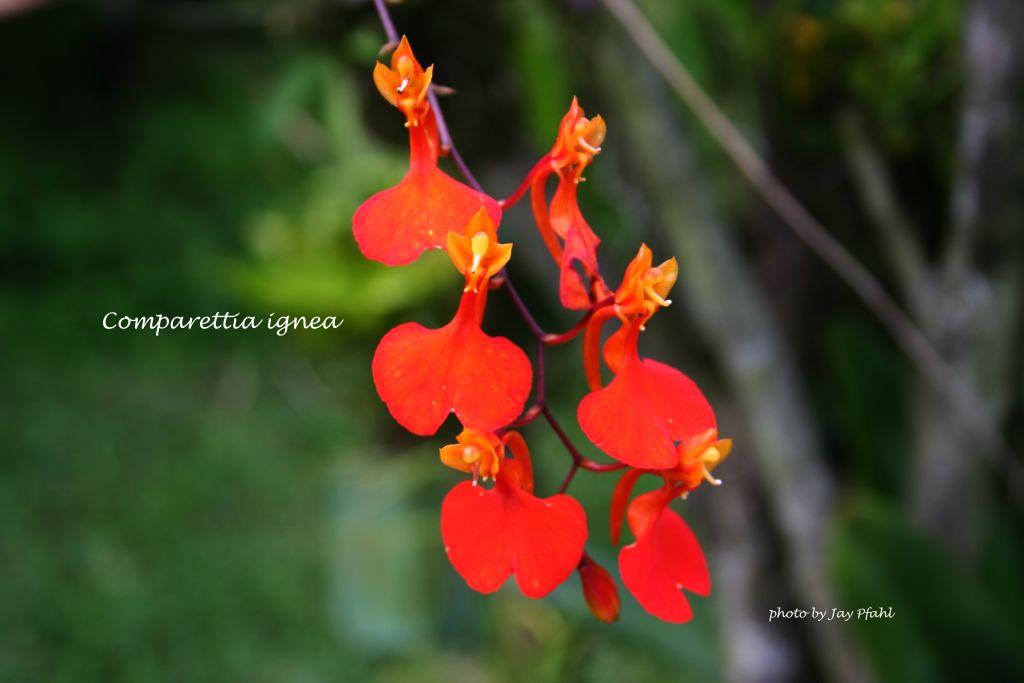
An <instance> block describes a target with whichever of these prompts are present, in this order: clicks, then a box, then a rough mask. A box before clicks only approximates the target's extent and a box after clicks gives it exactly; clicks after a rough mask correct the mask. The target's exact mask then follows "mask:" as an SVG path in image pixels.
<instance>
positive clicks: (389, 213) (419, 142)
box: [352, 126, 501, 266]
mask: <svg viewBox="0 0 1024 683" xmlns="http://www.w3.org/2000/svg"><path fill="white" fill-rule="evenodd" d="M428 127H429V126H428ZM423 128H424V127H423V126H418V127H415V128H413V129H411V130H410V132H409V141H410V147H411V154H410V156H411V160H410V166H409V172H408V173H407V174H406V175H405V177H404V178H403V179H402V182H400V183H398V185H396V186H394V187H392V188H390V189H387V190H383V191H381V192H378V193H377V194H375V195H373V196H372V197H370V198H369V199H367V200H366V201H365V202H363V204H362V206H360V207H359V208H358V209H356V213H355V216H353V217H352V233H353V235H354V236H355V238H356V242H357V243H358V244H359V249H360V250H361V251H362V252H363V255H364V256H365V257H366V258H369V259H373V260H374V261H380V262H381V263H383V264H385V265H389V266H400V265H404V264H406V263H411V262H412V261H415V260H416V258H417V257H419V255H420V254H421V253H423V251H424V250H426V249H430V248H434V247H441V246H443V245H444V242H445V239H446V237H447V235H448V231H449V230H455V231H457V232H458V231H461V230H462V229H463V228H464V227H465V226H466V224H467V223H469V219H470V218H472V217H473V216H474V215H475V214H476V212H477V211H479V210H480V207H481V206H483V207H486V209H487V215H488V216H490V218H491V220H492V221H494V224H495V225H497V224H498V223H500V222H501V208H500V207H499V206H498V202H496V201H494V200H493V199H491V198H490V197H488V196H487V195H485V194H483V193H482V192H477V191H476V190H474V189H473V188H471V187H469V186H468V185H464V184H462V183H460V182H459V181H457V180H455V179H454V178H452V177H451V176H449V175H448V174H446V173H444V172H443V171H441V170H440V169H439V168H437V160H436V152H435V151H434V150H433V149H432V148H431V135H430V131H426V130H423Z"/></svg>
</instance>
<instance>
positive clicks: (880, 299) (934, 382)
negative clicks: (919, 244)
mask: <svg viewBox="0 0 1024 683" xmlns="http://www.w3.org/2000/svg"><path fill="white" fill-rule="evenodd" d="M601 1H602V3H603V4H604V5H605V7H607V8H608V10H609V11H610V12H611V13H612V14H613V15H614V16H615V18H616V19H617V20H618V21H619V23H620V24H621V25H622V26H623V28H624V29H625V30H626V33H627V34H628V35H629V37H630V38H631V39H632V41H633V42H634V43H635V44H636V46H637V48H639V50H640V51H641V52H642V53H643V54H644V55H645V56H646V58H647V59H648V60H649V61H650V63H651V65H652V66H654V68H655V69H656V70H657V71H658V72H659V73H660V74H661V75H662V77H664V78H665V80H666V81H667V82H668V83H669V85H670V86H671V87H672V89H673V90H674V91H675V92H676V94H677V95H678V96H679V97H680V99H681V100H682V101H683V102H684V103H685V104H686V105H687V106H688V107H689V108H690V109H691V110H692V111H693V113H694V114H695V115H696V116H697V118H698V119H699V120H700V121H701V123H702V124H703V125H704V126H705V127H706V128H707V130H708V132H709V133H710V134H711V136H712V137H713V138H714V139H715V141H716V142H718V144H719V145H721V146H722V148H723V150H724V151H725V152H726V154H727V155H728V156H729V157H730V158H731V159H732V161H733V162H734V163H735V164H736V166H737V168H739V170H740V171H741V172H742V173H743V175H744V176H746V178H747V180H748V181H749V182H750V183H751V185H752V187H753V188H754V189H755V190H756V191H757V193H758V194H759V195H760V196H761V198H762V199H763V200H764V201H765V202H766V203H767V204H768V205H769V206H770V207H771V208H772V209H773V210H774V211H775V212H776V213H777V214H778V215H779V217H780V218H781V219H782V220H783V222H784V223H785V224H786V225H788V226H789V227H790V228H791V229H792V230H793V232H794V233H795V234H796V235H797V236H798V237H799V238H800V239H801V240H803V242H804V243H805V244H806V245H807V246H808V247H810V248H811V250H812V251H814V252H815V253H816V254H817V255H818V256H819V257H820V258H821V259H822V260H823V261H824V262H825V263H826V264H828V266H829V267H830V268H831V269H832V270H833V272H835V273H836V274H837V275H838V276H839V277H840V278H841V279H842V280H843V281H844V282H845V283H846V284H847V285H848V286H849V287H850V288H851V289H852V290H853V291H854V292H855V293H856V294H857V295H858V296H859V297H860V299H861V301H863V302H864V304H865V305H866V306H867V307H868V309H869V310H870V311H871V312H872V313H873V314H874V315H875V316H876V317H877V318H878V320H879V321H880V322H881V323H882V324H883V325H884V326H885V327H886V329H887V330H888V331H889V333H890V334H891V335H892V336H893V338H894V339H895V340H896V342H897V344H898V345H899V346H900V348H901V349H902V350H903V351H904V353H906V354H907V356H908V357H909V358H910V359H911V360H912V361H913V363H914V364H915V365H916V366H917V368H918V370H919V371H920V372H921V374H922V375H923V376H924V377H926V378H927V379H928V381H929V383H930V384H931V386H932V387H933V388H934V389H935V390H936V391H937V392H938V393H940V394H941V395H942V396H943V397H944V398H945V399H946V400H948V402H949V403H950V404H951V405H952V406H953V407H954V408H955V409H956V412H955V416H956V418H957V419H958V420H962V421H963V422H964V423H965V425H966V426H967V427H968V428H969V429H971V430H972V432H973V433H974V435H975V438H976V439H978V440H979V441H981V442H982V443H984V444H985V445H986V449H985V450H986V452H987V453H994V452H995V453H999V454H1001V455H1004V456H1006V457H1004V458H1002V460H1003V461H1004V462H1005V463H1007V464H1008V466H1011V467H1014V468H1017V469H1019V467H1018V465H1017V464H1013V461H1012V460H1011V458H1010V457H1009V453H1010V449H1009V446H1008V445H1007V444H1006V441H1005V440H1004V439H1003V436H1002V434H1001V433H1000V431H999V428H998V425H997V424H996V421H995V420H993V418H992V416H991V415H990V414H989V413H988V412H987V411H986V409H985V406H984V404H983V403H982V401H981V400H980V399H979V398H978V395H977V392H976V390H975V389H974V388H973V387H972V386H971V385H970V384H968V382H967V381H966V378H965V377H964V376H963V375H962V374H960V373H958V372H957V369H956V368H954V367H952V366H951V365H950V364H949V363H948V362H947V361H946V359H945V358H943V357H942V355H941V354H940V353H939V352H938V351H937V350H936V349H935V347H934V346H933V344H932V342H931V341H930V340H929V339H928V337H927V335H926V334H925V333H924V332H923V331H922V330H921V329H920V328H919V327H918V326H917V325H916V324H915V323H914V321H913V320H911V318H910V317H908V316H907V314H906V313H905V312H904V311H903V310H902V309H901V308H900V307H899V305H898V304H897V303H896V302H895V301H894V300H893V299H892V298H891V297H890V296H889V294H888V293H886V291H885V289H884V288H883V287H882V286H881V284H880V283H879V282H878V280H877V279H876V278H875V277H874V275H872V274H871V272H870V271H868V270H867V269H866V268H865V267H864V266H863V265H862V264H861V263H860V262H859V261H857V260H856V259H855V258H853V256H852V255H851V254H850V253H849V252H848V251H847V250H846V249H845V248H844V247H843V246H842V245H841V244H839V242H837V241H836V240H835V238H833V237H832V236H831V234H829V232H828V231H827V230H826V229H825V227H824V226H823V225H822V224H821V223H820V222H818V220H817V219H815V218H814V216H812V215H811V214H810V212H809V211H808V210H807V209H806V208H805V207H804V206H803V205H802V204H801V203H800V202H799V201H798V200H797V199H796V197H794V196H793V194H792V193H791V192H790V191H789V190H788V189H787V188H786V186H785V185H783V184H782V182H781V181H780V180H779V179H778V178H777V177H776V176H775V174H774V173H773V172H772V171H771V169H770V168H769V167H768V165H767V164H766V163H765V161H764V160H763V159H762V158H761V156H760V155H759V154H758V153H757V152H756V151H755V150H754V148H753V147H752V146H751V145H750V143H749V142H747V140H746V139H745V138H744V137H743V135H742V134H741V133H740V132H739V131H738V130H737V129H736V127H735V126H734V125H733V123H732V122H731V121H730V120H729V119H728V118H727V117H726V116H725V114H724V113H723V112H722V111H721V110H720V109H719V108H718V106H717V105H716V104H715V103H714V102H713V101H712V100H711V98H709V97H708V96H707V94H706V93H705V92H704V90H703V89H702V88H701V87H700V85H699V84H698V83H697V81H696V80H695V79H694V78H693V76H692V75H691V74H690V72H689V71H688V70H687V69H686V67H685V66H684V65H683V64H682V62H680V61H679V59H678V58H677V57H676V56H675V55H674V54H673V53H672V51H671V50H670V49H669V48H668V46H667V45H666V44H665V42H664V41H663V40H662V39H661V37H660V36H659V35H658V34H657V33H656V32H655V31H654V29H653V28H652V27H651V25H650V23H649V22H648V21H647V19H646V18H645V17H644V16H643V15H642V14H641V13H640V11H639V10H638V9H637V8H636V6H635V5H634V4H633V2H632V1H631V0H601ZM1014 478H1017V475H1014ZM1017 493H1021V492H1017ZM1022 497H1024V496H1022Z"/></svg>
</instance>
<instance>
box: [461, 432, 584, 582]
mask: <svg viewBox="0 0 1024 683" xmlns="http://www.w3.org/2000/svg"><path fill="white" fill-rule="evenodd" d="M502 443H503V444H504V446H506V447H507V448H508V450H510V451H511V452H512V457H511V458H505V459H504V461H503V462H502V466H501V468H500V470H499V471H498V472H497V473H496V475H495V484H494V487H493V488H490V489H487V488H484V487H483V486H481V485H479V484H477V483H476V482H469V481H465V482H462V483H461V484H459V485H458V486H456V487H455V488H454V489H452V490H451V491H450V492H449V493H448V495H447V496H446V497H445V499H444V502H443V503H442V504H441V539H442V540H443V541H444V546H445V552H447V554H448V559H449V560H450V561H451V563H452V566H453V567H455V571H457V572H458V573H459V575H460V576H461V577H462V578H463V579H465V580H466V583H467V584H469V587H470V588H472V589H473V590H476V591H479V592H481V593H493V592H494V591H496V590H498V589H499V588H501V585H502V584H503V583H505V580H506V579H508V577H509V576H510V575H515V577H516V583H517V584H518V585H519V589H520V590H521V591H522V592H523V594H524V595H526V596H527V597H531V598H542V597H544V596H545V595H547V594H548V593H550V592H551V591H553V590H554V589H555V588H557V587H558V585H559V584H561V583H562V582H563V581H565V580H566V579H567V578H569V576H570V575H571V574H572V572H573V570H574V569H576V567H577V565H578V564H579V562H580V557H581V556H582V555H583V546H584V544H585V543H586V540H587V519H586V515H585V514H584V512H583V508H582V507H581V506H580V504H579V503H578V502H576V500H575V499H574V498H572V497H570V496H567V495H565V494H557V495H554V496H551V497H549V498H538V497H536V496H534V495H533V468H532V465H531V462H530V454H529V451H528V450H527V448H526V443H525V442H524V441H523V439H522V437H521V436H520V435H519V434H518V433H516V432H509V433H507V434H506V435H505V436H504V438H503V439H502Z"/></svg>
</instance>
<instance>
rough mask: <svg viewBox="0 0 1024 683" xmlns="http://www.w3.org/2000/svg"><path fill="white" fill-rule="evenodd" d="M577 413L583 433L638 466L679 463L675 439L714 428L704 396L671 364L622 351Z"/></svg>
mask: <svg viewBox="0 0 1024 683" xmlns="http://www.w3.org/2000/svg"><path fill="white" fill-rule="evenodd" d="M577 417H578V419H579V422H580V427H581V428H582V429H583V433H584V434H586V435H587V438H589V439H590V440H591V441H593V442H594V445H595V446H597V447H598V448H600V449H601V450H602V451H604V452H605V453H607V454H608V455H610V456H611V457H613V458H615V459H617V460H619V461H621V462H624V463H626V464H627V465H631V466H633V467H639V468H641V469H650V470H659V469H666V468H670V467H674V466H675V465H676V464H678V461H679V454H678V452H677V451H676V448H675V445H674V443H673V442H674V441H681V440H683V439H685V438H688V437H690V436H693V435H695V434H700V433H702V432H704V431H706V430H707V429H710V428H713V427H714V426H715V415H714V413H713V412H712V410H711V406H710V405H709V404H708V402H707V399H706V398H704V395H703V394H702V393H701V391H700V389H698V388H697V385H696V384H694V383H693V380H691V379H690V378H689V377H687V376H686V375H684V374H683V373H681V372H679V371H678V370H676V369H675V368H673V367H670V366H668V365H665V364H663V363H659V362H657V361H653V360H650V359H644V360H640V358H639V357H637V356H636V354H635V352H634V353H631V354H627V355H626V358H625V360H624V361H623V363H622V366H621V367H620V369H619V373H618V374H617V375H615V379H613V380H612V381H611V382H610V383H609V384H608V386H606V387H604V388H603V389H599V390H597V391H593V392H591V393H589V394H587V395H586V396H585V397H584V398H583V401H581V402H580V407H579V410H578V411H577Z"/></svg>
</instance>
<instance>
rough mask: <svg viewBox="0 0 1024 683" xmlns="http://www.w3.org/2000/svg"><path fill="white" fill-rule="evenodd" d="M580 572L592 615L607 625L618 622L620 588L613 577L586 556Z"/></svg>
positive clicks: (584, 594)
mask: <svg viewBox="0 0 1024 683" xmlns="http://www.w3.org/2000/svg"><path fill="white" fill-rule="evenodd" d="M578 570H579V573H580V581H581V582H582V583H583V597H584V598H586V600H587V606H588V607H590V613H591V614H593V615H594V616H595V617H597V618H598V619H600V620H601V621H603V622H605V623H607V624H610V623H612V622H613V621H618V619H619V606H620V603H619V587H618V586H617V585H615V579H613V578H612V575H611V574H609V573H608V571H607V570H606V569H605V568H604V567H602V566H601V565H599V564H598V563H597V562H594V560H592V559H591V558H590V556H589V555H586V554H585V555H583V559H582V560H580V566H579V568H578Z"/></svg>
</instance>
